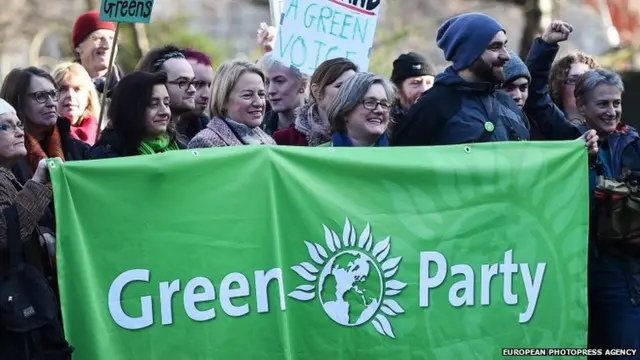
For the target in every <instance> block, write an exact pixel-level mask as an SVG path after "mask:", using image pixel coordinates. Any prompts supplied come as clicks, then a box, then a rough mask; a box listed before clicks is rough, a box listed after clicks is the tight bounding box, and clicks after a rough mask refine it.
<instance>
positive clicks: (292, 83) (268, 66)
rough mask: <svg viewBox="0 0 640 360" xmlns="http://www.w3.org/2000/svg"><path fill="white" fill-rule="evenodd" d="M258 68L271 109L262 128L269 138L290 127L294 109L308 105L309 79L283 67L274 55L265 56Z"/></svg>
mask: <svg viewBox="0 0 640 360" xmlns="http://www.w3.org/2000/svg"><path fill="white" fill-rule="evenodd" d="M258 66H259V67H260V68H261V69H262V71H263V72H264V74H265V76H266V81H265V85H266V88H267V99H268V100H269V105H270V106H271V109H270V111H268V112H267V113H266V114H265V117H264V120H263V124H262V128H263V129H264V131H265V132H266V133H267V134H269V135H272V134H273V133H274V132H276V131H278V130H282V129H287V128H289V127H290V126H292V125H293V123H294V121H295V119H296V109H298V108H299V107H300V106H302V105H304V104H305V103H306V101H307V94H308V85H309V76H308V75H306V74H304V73H302V72H301V71H300V70H299V69H297V68H295V67H289V66H286V65H285V64H283V63H282V62H281V61H280V60H278V59H276V58H275V57H274V56H273V53H268V54H266V55H264V56H263V57H262V58H261V59H260V61H258Z"/></svg>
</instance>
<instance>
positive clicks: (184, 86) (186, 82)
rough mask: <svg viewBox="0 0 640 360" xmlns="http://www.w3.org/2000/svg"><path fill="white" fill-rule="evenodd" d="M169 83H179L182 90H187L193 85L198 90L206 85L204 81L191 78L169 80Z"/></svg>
mask: <svg viewBox="0 0 640 360" xmlns="http://www.w3.org/2000/svg"><path fill="white" fill-rule="evenodd" d="M167 82H168V83H169V84H174V85H178V87H179V88H180V89H182V90H187V89H188V88H189V87H191V86H192V85H193V87H194V88H195V89H196V90H198V89H200V88H201V87H202V86H203V85H204V81H196V79H191V80H174V81H167Z"/></svg>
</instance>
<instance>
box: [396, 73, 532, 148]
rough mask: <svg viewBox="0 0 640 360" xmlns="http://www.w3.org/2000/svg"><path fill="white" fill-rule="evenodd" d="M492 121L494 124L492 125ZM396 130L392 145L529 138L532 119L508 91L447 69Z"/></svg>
mask: <svg viewBox="0 0 640 360" xmlns="http://www.w3.org/2000/svg"><path fill="white" fill-rule="evenodd" d="M489 122H491V124H488V123H489ZM403 123H404V124H403V125H402V126H400V127H398V128H397V129H394V131H393V134H392V146H425V145H452V144H466V143H474V142H487V141H491V142H493V141H514V140H529V122H528V120H527V118H526V116H525V115H524V113H523V112H522V110H521V109H520V108H519V107H518V106H517V105H516V103H515V102H514V101H513V100H512V99H511V97H509V95H508V94H506V93H504V92H502V91H498V90H497V89H496V87H495V86H494V85H493V84H490V83H484V82H480V83H469V82H467V81H465V80H464V79H462V78H461V77H460V76H459V75H458V74H457V72H456V71H455V70H453V69H452V68H450V67H449V68H447V69H446V70H445V71H444V72H442V73H440V74H438V75H437V76H436V80H435V83H434V86H433V87H432V88H431V89H429V91H427V92H425V93H424V94H423V95H422V96H421V97H420V99H419V100H418V102H417V103H416V104H414V105H413V106H412V107H411V109H410V110H409V113H408V115H407V118H406V120H405V121H403Z"/></svg>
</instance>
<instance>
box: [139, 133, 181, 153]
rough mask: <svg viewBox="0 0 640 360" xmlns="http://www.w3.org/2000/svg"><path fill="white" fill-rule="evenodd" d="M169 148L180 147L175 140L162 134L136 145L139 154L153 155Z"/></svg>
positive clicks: (175, 148) (177, 148) (176, 148)
mask: <svg viewBox="0 0 640 360" xmlns="http://www.w3.org/2000/svg"><path fill="white" fill-rule="evenodd" d="M171 150H180V148H179V147H178V143H176V142H175V140H172V139H171V138H169V135H163V136H160V137H157V138H155V139H153V140H147V141H142V142H141V143H140V146H139V147H138V151H139V152H140V155H153V154H159V153H163V152H165V151H171Z"/></svg>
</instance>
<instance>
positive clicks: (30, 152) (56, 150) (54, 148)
mask: <svg viewBox="0 0 640 360" xmlns="http://www.w3.org/2000/svg"><path fill="white" fill-rule="evenodd" d="M25 140H26V141H25V146H26V148H27V163H28V165H29V170H30V171H31V175H33V174H34V173H35V172H36V169H37V168H38V163H39V162H40V160H42V159H46V158H55V157H59V158H61V159H62V160H64V152H63V151H62V142H61V141H60V132H59V131H58V126H57V125H56V126H55V127H54V128H53V132H52V133H51V135H50V136H49V139H48V142H47V145H48V147H47V151H46V152H45V151H44V150H43V149H42V147H41V146H40V142H39V141H38V139H36V138H35V137H33V136H31V135H29V134H28V133H26V134H25Z"/></svg>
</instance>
